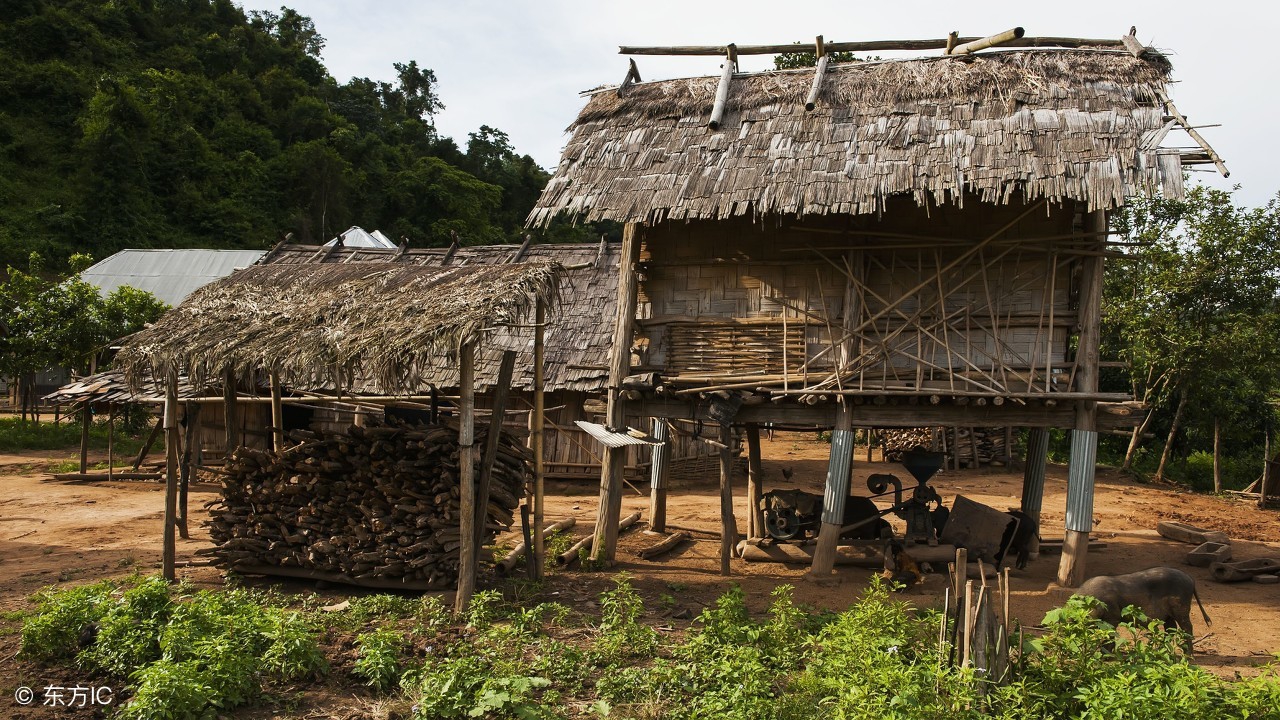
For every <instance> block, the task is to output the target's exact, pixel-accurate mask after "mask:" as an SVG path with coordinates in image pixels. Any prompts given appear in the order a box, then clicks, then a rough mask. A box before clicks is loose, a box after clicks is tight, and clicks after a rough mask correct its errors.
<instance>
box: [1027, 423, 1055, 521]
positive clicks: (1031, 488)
mask: <svg viewBox="0 0 1280 720" xmlns="http://www.w3.org/2000/svg"><path fill="white" fill-rule="evenodd" d="M1048 449H1049V431H1048V430H1047V429H1045V428H1031V429H1030V430H1029V431H1028V432H1027V469H1026V470H1025V471H1024V472H1023V476H1022V511H1023V512H1025V513H1027V514H1029V515H1031V516H1032V517H1040V508H1041V506H1042V505H1043V504H1044V467H1045V460H1046V459H1047V455H1046V452H1047V450H1048Z"/></svg>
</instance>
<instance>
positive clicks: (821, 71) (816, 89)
mask: <svg viewBox="0 0 1280 720" xmlns="http://www.w3.org/2000/svg"><path fill="white" fill-rule="evenodd" d="M817 53H818V63H817V66H816V67H815V68H814V70H813V85H812V86H811V87H810V88H809V96H808V97H807V98H805V101H804V109H805V110H812V109H813V108H814V107H816V106H817V104H818V94H819V93H820V92H822V79H823V78H824V77H826V74H827V64H828V63H830V62H831V56H830V55H827V52H826V47H825V46H824V44H823V42H822V36H821V35H819V36H818V38H817Z"/></svg>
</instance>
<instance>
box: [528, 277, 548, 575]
mask: <svg viewBox="0 0 1280 720" xmlns="http://www.w3.org/2000/svg"><path fill="white" fill-rule="evenodd" d="M546 321H547V308H546V305H545V303H543V302H542V301H541V300H539V301H538V306H537V308H536V309H535V310H534V320H533V322H534V325H535V326H536V327H535V328H534V330H533V415H532V421H531V422H530V423H529V425H530V428H529V442H530V444H531V445H532V446H533V448H532V449H533V558H532V560H533V568H534V570H533V578H534V579H535V580H541V579H542V571H543V567H544V565H545V562H546V555H547V545H546V537H547V530H546V528H545V527H543V519H544V517H545V515H546V488H545V484H546V460H545V458H544V452H545V450H544V448H543V440H544V438H543V434H542V431H543V428H544V427H545V426H546V424H547V418H546V399H545V398H544V397H543V388H544V385H545V381H544V379H543V368H542V365H543V363H544V362H545V358H544V354H545V344H546V328H544V327H543V325H544V324H545V323H546Z"/></svg>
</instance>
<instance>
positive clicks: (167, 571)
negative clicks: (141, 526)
mask: <svg viewBox="0 0 1280 720" xmlns="http://www.w3.org/2000/svg"><path fill="white" fill-rule="evenodd" d="M164 431H165V435H164V449H165V473H164V477H165V480H164V549H163V551H162V556H161V569H162V572H163V573H164V579H165V580H168V581H170V582H173V580H174V579H175V577H176V575H175V572H174V564H173V563H174V560H175V559H176V555H177V547H176V544H175V543H176V540H175V539H174V529H175V526H176V525H177V512H178V372H177V370H172V369H171V370H169V372H168V375H167V377H166V378H165V386H164Z"/></svg>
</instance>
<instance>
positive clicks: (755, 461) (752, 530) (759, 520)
mask: <svg viewBox="0 0 1280 720" xmlns="http://www.w3.org/2000/svg"><path fill="white" fill-rule="evenodd" d="M763 481H764V472H763V469H762V468H761V463H760V426H759V425H757V424H756V423H748V424H747V537H748V538H758V537H764V511H763V510H761V509H760V496H761V495H762V494H763V493H764V488H763V487H762V484H763Z"/></svg>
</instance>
